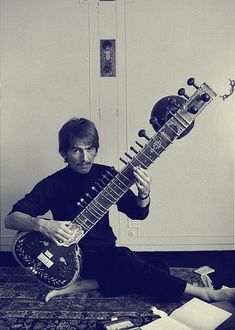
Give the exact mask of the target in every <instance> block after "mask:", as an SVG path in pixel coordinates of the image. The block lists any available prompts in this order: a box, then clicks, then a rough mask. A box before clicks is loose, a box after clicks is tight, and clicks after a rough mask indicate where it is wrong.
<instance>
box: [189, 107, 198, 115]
mask: <svg viewBox="0 0 235 330" xmlns="http://www.w3.org/2000/svg"><path fill="white" fill-rule="evenodd" d="M188 112H190V113H191V114H192V115H195V114H196V113H197V112H198V108H197V107H195V106H192V107H190V108H189V109H188Z"/></svg>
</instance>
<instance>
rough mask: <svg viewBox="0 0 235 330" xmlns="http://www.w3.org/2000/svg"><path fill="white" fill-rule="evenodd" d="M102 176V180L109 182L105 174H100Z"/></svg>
mask: <svg viewBox="0 0 235 330" xmlns="http://www.w3.org/2000/svg"><path fill="white" fill-rule="evenodd" d="M102 178H103V179H104V180H106V181H107V182H109V178H108V177H107V175H106V174H102Z"/></svg>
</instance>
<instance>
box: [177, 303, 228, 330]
mask: <svg viewBox="0 0 235 330" xmlns="http://www.w3.org/2000/svg"><path fill="white" fill-rule="evenodd" d="M231 315H232V314H231V313H230V312H227V311H224V310H223V309H221V308H218V307H216V306H213V305H211V304H209V303H207V302H205V301H202V300H200V299H197V298H193V299H192V300H190V301H188V302H187V303H186V304H184V305H183V306H181V307H180V308H178V309H176V310H175V311H174V312H172V313H171V317H172V318H174V319H175V320H178V321H179V322H181V323H183V324H184V325H187V326H188V327H191V328H192V329H193V330H214V329H216V328H217V327H218V326H219V325H220V324H221V323H223V322H224V321H225V320H226V319H227V318H229V317H230V316H231Z"/></svg>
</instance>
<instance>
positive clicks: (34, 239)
mask: <svg viewBox="0 0 235 330" xmlns="http://www.w3.org/2000/svg"><path fill="white" fill-rule="evenodd" d="M187 84H188V85H190V86H193V87H194V88H195V91H194V93H193V94H192V95H191V96H190V97H189V96H188V95H187V94H186V92H185V89H184V88H181V89H179V90H178V95H170V96H166V97H164V98H162V99H160V100H159V101H158V102H157V103H156V104H155V105H154V107H153V109H152V112H151V118H150V124H151V125H152V126H153V128H154V131H155V134H154V135H153V136H152V137H148V136H147V134H146V132H145V130H143V129H142V130H140V131H139V136H140V137H145V139H146V143H145V144H141V143H139V142H138V141H136V143H137V145H138V148H137V147H136V148H134V147H130V149H131V150H132V152H133V153H134V156H130V155H129V154H128V153H125V155H126V156H127V158H126V159H127V160H126V159H123V158H120V159H121V161H122V162H123V163H124V167H123V168H122V170H120V171H119V172H118V171H115V172H114V171H107V173H106V174H105V175H104V177H103V178H101V179H102V182H105V184H104V185H103V186H102V187H101V189H100V191H97V192H96V194H95V196H94V197H93V198H92V199H91V200H90V202H88V203H86V205H85V206H84V207H83V208H82V210H81V212H80V213H79V214H78V215H77V216H76V218H74V219H73V220H72V221H71V224H70V225H69V226H70V228H74V229H75V230H76V232H77V235H76V241H67V242H66V244H64V245H62V246H61V245H57V244H56V243H55V242H54V241H53V240H51V239H49V238H48V237H47V236H45V235H43V234H41V233H39V232H36V231H35V232H21V233H19V234H18V235H16V237H15V240H14V242H13V255H14V257H15V259H16V260H17V262H18V263H19V264H20V265H21V266H22V267H23V268H24V269H25V270H27V271H29V272H30V273H31V274H32V275H33V276H34V277H35V278H36V279H37V280H38V281H39V282H41V283H42V284H44V285H45V286H47V287H49V288H51V289H62V288H65V287H67V286H69V285H71V284H72V283H73V282H74V281H75V280H76V279H77V278H78V277H79V274H80V271H81V267H82V254H81V250H80V248H79V241H80V240H81V239H82V238H83V237H84V236H85V235H86V234H87V233H88V232H89V231H90V230H92V228H93V227H94V226H95V224H96V223H97V222H98V221H100V220H101V219H102V217H103V216H104V215H105V214H106V212H108V210H109V209H110V207H111V206H112V205H114V204H116V202H117V201H118V200H119V199H120V198H121V197H122V196H123V195H124V194H125V193H126V192H127V190H128V189H130V188H131V186H132V185H133V184H134V176H133V167H134V166H141V167H143V168H148V167H149V166H150V165H151V164H153V163H154V161H156V160H157V159H158V158H159V157H160V156H161V154H162V153H164V152H165V151H166V149H167V148H168V147H169V146H170V145H172V144H173V142H174V141H175V140H176V139H179V138H182V137H183V136H185V135H186V134H188V133H189V132H190V130H191V129H192V128H193V126H194V122H195V119H196V117H197V116H198V115H199V114H200V113H201V112H202V111H203V110H204V109H205V107H206V106H207V105H208V104H209V103H211V101H212V100H213V99H214V98H215V97H216V93H215V92H214V91H213V89H212V88H211V87H209V86H208V85H207V84H206V83H203V84H202V85H201V86H200V87H199V86H198V85H196V83H195V80H194V79H193V78H190V79H188V81H187ZM89 196H90V195H89ZM84 198H85V196H84Z"/></svg>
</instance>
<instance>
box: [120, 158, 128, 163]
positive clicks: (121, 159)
mask: <svg viewBox="0 0 235 330" xmlns="http://www.w3.org/2000/svg"><path fill="white" fill-rule="evenodd" d="M119 159H120V161H121V162H123V163H124V164H125V165H127V164H128V162H127V161H126V160H125V159H123V158H122V157H120V158H119Z"/></svg>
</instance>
